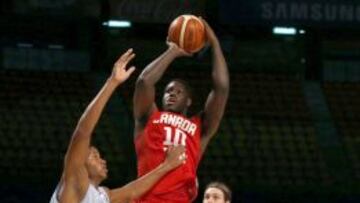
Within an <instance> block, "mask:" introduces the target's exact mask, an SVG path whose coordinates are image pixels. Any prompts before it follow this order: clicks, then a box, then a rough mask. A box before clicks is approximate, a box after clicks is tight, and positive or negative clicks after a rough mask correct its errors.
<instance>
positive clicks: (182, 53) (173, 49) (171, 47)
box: [166, 39, 192, 57]
mask: <svg viewBox="0 0 360 203" xmlns="http://www.w3.org/2000/svg"><path fill="white" fill-rule="evenodd" d="M166 44H167V45H168V47H169V50H170V51H171V52H172V53H174V54H175V56H176V57H180V56H192V53H188V52H186V51H185V50H184V49H182V48H181V47H179V46H178V45H177V44H175V43H174V42H171V41H169V40H168V39H166Z"/></svg>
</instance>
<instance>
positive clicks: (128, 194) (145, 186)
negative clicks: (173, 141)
mask: <svg viewBox="0 0 360 203" xmlns="http://www.w3.org/2000/svg"><path fill="white" fill-rule="evenodd" d="M184 152H185V148H184V147H183V146H176V147H169V148H168V152H167V158H166V159H165V161H164V162H163V163H161V164H160V165H159V166H158V167H156V168H155V169H153V170H152V171H151V172H149V173H148V174H146V175H144V176H142V177H140V178H138V179H137V180H134V181H132V182H130V183H128V184H127V185H125V186H123V187H121V188H117V189H113V190H110V192H109V195H110V201H111V203H124V202H130V201H132V200H134V199H137V198H139V197H141V196H142V195H144V194H145V193H146V192H148V191H149V190H150V189H151V188H152V187H153V186H154V185H155V184H156V183H157V182H158V181H159V180H160V179H161V178H162V177H163V176H164V175H165V174H167V173H168V172H170V171H171V170H173V169H174V168H176V167H178V166H180V165H181V164H182V163H184V162H185V159H186V157H185V156H184Z"/></svg>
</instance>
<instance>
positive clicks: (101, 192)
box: [50, 49, 186, 203]
mask: <svg viewBox="0 0 360 203" xmlns="http://www.w3.org/2000/svg"><path fill="white" fill-rule="evenodd" d="M134 57H135V54H134V53H133V51H132V49H129V50H128V51H127V52H126V53H124V54H123V55H122V56H121V57H120V58H119V59H118V60H117V62H116V63H115V65H114V68H113V71H112V74H111V76H110V77H109V78H108V80H107V81H106V83H105V84H104V86H103V87H102V89H101V90H100V92H99V93H98V94H97V95H96V97H95V98H94V99H93V101H92V102H91V103H90V104H89V106H88V107H87V108H86V110H85V112H84V113H83V115H82V116H81V118H80V120H79V122H78V124H77V126H76V128H75V131H74V133H73V135H72V138H71V141H70V144H69V147H68V150H67V152H66V156H65V161H64V169H63V173H62V176H61V179H60V182H59V184H58V186H57V187H56V189H55V191H54V193H53V195H52V197H51V200H50V203H110V202H130V201H131V200H133V199H135V198H139V197H140V196H141V195H143V194H144V193H146V192H147V191H148V190H149V189H151V187H152V186H153V185H154V184H155V183H156V182H157V181H158V180H159V179H160V178H161V177H162V176H164V175H165V174H166V173H168V172H169V171H171V170H172V169H174V168H176V167H178V166H180V165H181V164H182V163H184V161H185V158H186V157H185V156H184V148H183V147H170V148H169V149H168V152H167V157H166V158H165V160H164V162H163V163H161V164H160V165H159V166H158V167H157V168H155V169H154V170H152V171H151V172H149V173H148V174H146V175H145V176H143V177H141V178H139V179H137V180H135V181H133V182H131V183H129V184H127V185H125V186H123V187H121V188H116V189H112V190H109V189H107V188H105V187H100V186H99V185H100V183H101V182H102V181H103V180H104V179H106V178H107V167H106V161H105V160H104V159H102V158H101V155H100V153H99V151H98V150H97V149H96V148H95V147H93V146H90V142H91V135H92V132H93V130H94V128H95V126H96V123H97V122H98V120H99V118H100V115H101V113H102V111H103V109H104V107H105V104H106V103H107V101H108V100H109V98H110V96H111V94H112V93H113V92H114V90H115V89H116V88H117V87H118V86H119V85H120V84H121V83H123V82H124V81H126V80H127V79H128V77H129V76H130V75H131V73H132V72H133V71H134V70H135V67H130V68H129V69H126V66H127V64H128V63H129V61H130V60H131V59H132V58H134Z"/></svg>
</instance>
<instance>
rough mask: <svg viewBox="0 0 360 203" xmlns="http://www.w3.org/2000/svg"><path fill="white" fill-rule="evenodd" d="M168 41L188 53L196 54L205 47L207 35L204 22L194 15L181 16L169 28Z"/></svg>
mask: <svg viewBox="0 0 360 203" xmlns="http://www.w3.org/2000/svg"><path fill="white" fill-rule="evenodd" d="M168 40H169V41H171V42H174V43H175V44H177V45H178V46H179V47H180V48H182V49H184V50H185V51H186V52H188V53H195V52H197V51H199V50H200V49H201V48H203V47H204V44H205V40H206V34H205V26H204V24H203V22H202V21H201V20H200V19H199V18H198V17H196V16H194V15H181V16H179V17H177V18H175V20H173V21H172V22H171V24H170V26H169V31H168Z"/></svg>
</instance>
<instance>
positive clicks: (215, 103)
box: [201, 19, 229, 153]
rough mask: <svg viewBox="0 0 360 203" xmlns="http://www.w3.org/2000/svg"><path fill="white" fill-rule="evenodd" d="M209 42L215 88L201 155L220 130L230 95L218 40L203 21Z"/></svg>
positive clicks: (206, 114) (206, 116) (206, 115)
mask: <svg viewBox="0 0 360 203" xmlns="http://www.w3.org/2000/svg"><path fill="white" fill-rule="evenodd" d="M202 21H203V23H204V25H205V29H206V34H207V38H208V41H209V43H210V45H211V48H212V55H213V56H212V58H213V59H212V60H213V62H212V63H213V67H212V81H213V87H212V90H211V92H210V94H209V96H208V98H207V101H206V103H205V108H204V112H203V117H202V126H203V127H202V137H201V153H204V151H205V149H206V146H207V144H208V143H209V141H210V139H211V138H212V137H213V136H214V135H215V133H216V131H217V129H218V128H219V124H220V121H221V119H222V117H223V115H224V111H225V106H226V102H227V99H228V95H229V72H228V68H227V64H226V61H225V57H224V54H223V52H222V50H221V46H220V43H219V40H218V38H217V37H216V35H215V33H214V31H213V30H212V28H211V27H210V26H209V24H208V23H207V22H206V21H205V20H203V19H202Z"/></svg>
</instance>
